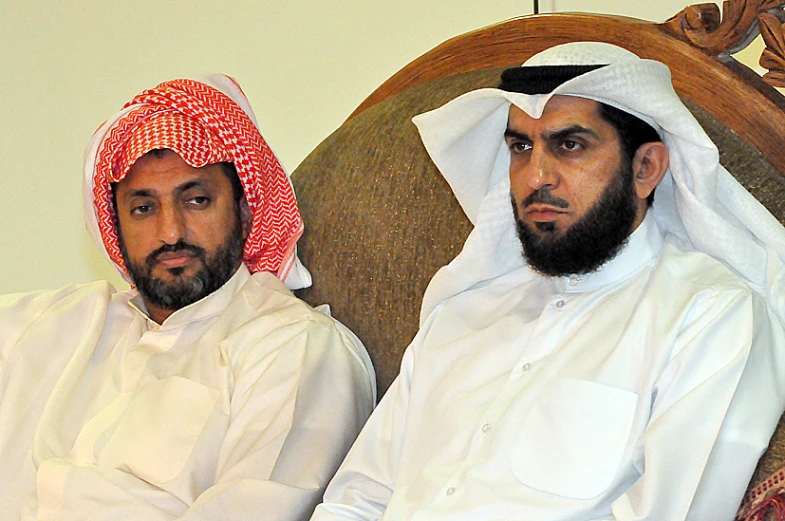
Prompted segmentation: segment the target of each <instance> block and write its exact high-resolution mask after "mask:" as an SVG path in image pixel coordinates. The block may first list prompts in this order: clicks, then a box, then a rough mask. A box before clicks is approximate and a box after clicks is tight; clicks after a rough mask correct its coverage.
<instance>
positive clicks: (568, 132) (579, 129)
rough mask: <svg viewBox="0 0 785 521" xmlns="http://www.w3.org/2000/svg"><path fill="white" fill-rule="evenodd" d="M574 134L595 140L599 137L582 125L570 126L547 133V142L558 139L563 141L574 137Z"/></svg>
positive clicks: (592, 130)
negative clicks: (588, 136) (586, 135)
mask: <svg viewBox="0 0 785 521" xmlns="http://www.w3.org/2000/svg"><path fill="white" fill-rule="evenodd" d="M576 134H588V135H590V136H592V137H595V138H599V137H600V135H599V134H598V133H597V131H596V130H594V129H591V128H588V127H584V126H583V125H570V126H569V127H565V128H562V129H559V130H554V131H552V132H548V133H547V134H546V135H547V138H548V139H549V140H555V141H558V140H560V139H565V138H568V137H570V136H574V135H576Z"/></svg>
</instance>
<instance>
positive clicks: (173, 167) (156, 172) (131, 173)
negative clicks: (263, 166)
mask: <svg viewBox="0 0 785 521" xmlns="http://www.w3.org/2000/svg"><path fill="white" fill-rule="evenodd" d="M221 177H224V176H223V167H222V166H221V164H220V163H213V164H210V165H205V166H203V167H194V166H191V165H189V164H188V163H187V162H186V161H185V160H184V159H183V158H182V157H180V156H179V155H178V154H177V153H176V152H174V151H172V150H168V149H162V150H154V151H151V152H148V153H147V154H144V155H143V156H141V157H140V158H139V159H137V160H136V162H135V163H134V164H133V165H132V166H131V168H130V169H129V170H128V173H127V174H126V175H125V177H124V178H123V179H122V180H121V181H119V182H118V183H116V186H117V189H118V190H121V191H125V190H140V189H144V190H155V191H158V190H166V189H177V188H179V187H181V186H184V184H185V183H189V182H198V183H200V184H210V183H213V182H218V181H216V179H220V178H221Z"/></svg>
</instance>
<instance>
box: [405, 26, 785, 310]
mask: <svg viewBox="0 0 785 521" xmlns="http://www.w3.org/2000/svg"><path fill="white" fill-rule="evenodd" d="M545 65H606V66H605V67H600V68H598V69H594V70H592V71H590V72H587V73H585V74H582V75H580V76H577V77H576V78H573V79H571V80H568V81H566V82H564V83H562V84H561V85H560V86H559V87H557V88H556V89H555V90H554V91H553V92H551V93H550V94H538V95H529V94H521V93H516V92H507V91H503V90H500V89H492V88H487V89H479V90H475V91H472V92H469V93H467V94H464V95H463V96H460V97H458V98H456V99H454V100H452V101H450V102H449V103H447V104H446V105H444V106H442V107H440V108H438V109H436V110H433V111H431V112H427V113H425V114H421V115H419V116H417V117H415V118H414V120H413V121H414V123H415V125H417V128H418V130H419V132H420V136H421V138H422V141H423V143H424V145H425V148H426V149H427V151H428V153H429V154H430V156H431V158H432V159H433V162H434V163H435V164H436V166H437V167H438V168H439V170H440V171H441V173H442V175H444V177H445V179H446V180H447V182H448V183H449V184H450V187H451V188H452V190H453V192H454V193H455V196H456V198H457V199H458V201H459V203H460V204H461V207H462V208H463V210H464V212H466V215H467V216H468V217H469V219H470V220H471V221H472V223H473V224H474V226H475V227H474V230H473V231H472V233H471V234H470V235H469V238H468V239H467V240H466V243H465V244H464V247H463V250H462V251H461V253H460V254H459V255H458V256H457V257H456V258H455V259H454V260H453V261H452V262H451V263H450V264H448V265H447V266H445V267H443V268H442V269H441V270H439V272H437V273H436V275H435V276H434V278H433V279H432V280H431V283H430V284H429V286H428V289H427V290H426V292H425V296H424V298H423V305H422V309H421V315H420V320H421V323H422V322H423V321H424V320H425V319H426V318H427V317H428V315H429V314H430V313H431V312H432V311H433V309H434V308H435V307H436V306H437V305H438V304H439V303H440V302H441V301H443V300H444V299H446V298H449V297H451V296H453V295H455V294H457V293H459V292H461V291H464V290H465V289H468V288H469V287H471V286H472V285H474V284H475V283H477V282H480V281H483V280H489V279H492V278H495V277H498V276H500V275H503V274H505V273H507V272H509V271H511V270H514V269H517V268H520V267H522V266H524V261H523V258H522V255H521V251H520V242H519V241H518V239H517V236H516V233H515V225H514V221H513V216H512V210H511V208H510V200H509V192H510V182H509V165H510V153H509V150H508V149H507V147H506V145H505V141H504V131H505V129H506V127H507V116H508V112H509V107H510V105H511V104H513V105H515V106H516V107H518V108H520V109H521V110H523V111H524V112H526V113H527V114H528V115H529V116H531V117H533V118H539V117H540V116H541V115H542V112H543V109H544V108H545V105H546V104H547V103H548V100H550V98H551V97H552V96H555V95H565V96H578V97H582V98H588V99H592V100H595V101H600V102H603V103H606V104H608V105H612V106H614V107H616V108H619V109H621V110H624V111H626V112H629V113H631V114H633V115H635V116H637V117H639V118H641V119H642V120H644V121H646V122H647V123H649V124H651V125H652V126H653V127H654V128H655V129H656V130H657V131H658V133H659V134H660V136H661V138H662V141H663V143H664V144H665V145H666V146H667V148H668V152H669V154H670V166H669V168H668V171H667V172H666V174H665V177H664V178H663V180H662V181H661V182H660V184H659V185H658V187H657V196H656V200H655V203H654V206H653V207H652V211H653V212H654V216H655V218H656V220H657V222H658V224H659V226H660V229H661V230H662V231H663V232H664V233H666V234H672V235H674V236H675V237H676V238H677V240H678V241H679V243H681V245H682V246H683V247H685V248H689V249H695V250H699V251H702V252H705V253H707V254H709V255H711V256H712V257H714V258H715V259H717V260H719V261H720V262H722V263H723V264H725V265H726V266H727V267H729V268H730V269H731V270H732V271H733V272H734V273H736V274H737V275H738V276H739V277H741V278H742V279H743V280H744V281H745V282H746V283H747V284H748V285H749V286H750V287H751V288H752V289H753V290H755V291H757V292H759V293H760V294H762V295H763V296H764V297H765V298H766V300H767V301H768V302H769V305H771V306H772V309H774V310H775V312H776V313H777V315H778V316H779V317H780V320H783V321H785V228H783V226H782V225H781V224H780V223H779V222H778V221H777V219H776V218H775V217H774V216H773V215H771V213H770V212H769V211H768V210H766V208H765V207H763V205H761V204H760V203H759V202H758V201H757V200H756V199H755V197H753V196H752V195H751V194H750V193H749V192H747V190H746V189H744V187H743V186H741V185H740V184H739V183H738V182H737V181H736V180H735V179H734V178H733V176H732V175H730V174H729V173H728V172H727V170H725V168H723V167H722V166H721V165H720V163H719V153H718V151H717V147H716V146H715V145H714V143H712V141H711V139H709V137H708V136H707V135H706V133H705V132H704V131H703V129H702V128H701V127H700V125H699V124H698V122H697V121H696V120H695V118H694V117H693V115H692V114H691V113H690V111H689V110H688V109H687V108H686V107H685V106H684V104H683V103H682V102H681V100H680V99H679V98H678V96H677V95H676V92H675V91H674V90H673V85H672V83H671V77H670V71H669V69H668V67H667V66H665V65H664V64H662V63H660V62H657V61H653V60H644V59H641V58H639V57H638V56H636V55H635V54H633V53H631V52H629V51H627V50H625V49H622V48H620V47H616V46H614V45H610V44H606V43H597V42H575V43H568V44H564V45H559V46H556V47H552V48H550V49H547V50H545V51H543V52H541V53H539V54H536V55H535V56H533V57H531V58H530V59H529V60H527V61H526V63H524V64H523V66H545ZM532 276H535V275H534V274H533V273H532Z"/></svg>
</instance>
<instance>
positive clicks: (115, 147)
mask: <svg viewBox="0 0 785 521" xmlns="http://www.w3.org/2000/svg"><path fill="white" fill-rule="evenodd" d="M160 148H168V149H170V150H173V151H174V152H176V153H177V154H178V155H179V156H180V157H181V158H182V159H183V160H184V161H185V162H186V163H187V164H189V165H190V166H192V167H195V168H199V167H202V166H205V165H209V164H213V163H218V162H224V161H228V162H232V163H234V165H235V168H236V169H237V175H238V177H239V178H240V182H241V184H242V186H243V189H244V191H245V196H246V199H247V201H248V206H249V207H250V209H251V211H252V213H253V221H252V226H251V230H250V233H249V235H248V238H247V239H246V242H245V250H244V256H243V260H244V262H245V264H246V265H247V266H248V269H249V270H250V271H251V272H252V273H253V272H257V271H269V272H272V273H275V274H276V275H277V276H278V277H279V278H280V279H281V280H283V281H284V282H286V283H287V286H289V287H290V288H293V289H294V288H298V287H305V286H307V285H309V283H310V277H309V275H308V272H307V271H306V270H305V268H303V267H302V265H300V264H299V262H298V261H297V258H296V252H295V245H296V243H297V239H299V237H300V236H301V235H302V232H303V223H302V218H301V217H300V213H299V211H298V209H297V203H296V201H295V197H294V191H293V189H292V185H291V183H290V181H289V178H288V176H287V174H286V172H285V171H284V168H283V166H282V165H281V163H280V162H279V161H278V159H277V158H276V156H275V154H274V153H273V152H272V150H271V149H270V147H269V146H268V145H267V142H266V141H265V140H264V138H263V137H262V135H261V133H260V132H259V130H258V128H257V125H256V122H255V119H254V115H253V112H252V111H251V108H250V104H249V103H248V100H247V98H246V97H245V95H244V94H243V92H242V90H241V89H240V87H239V85H238V84H237V83H236V82H235V81H234V80H233V79H232V78H229V77H228V76H223V75H212V76H209V77H208V78H207V79H206V80H193V79H178V80H172V81H167V82H164V83H161V84H160V85H158V86H157V87H155V88H153V89H149V90H145V91H144V92H142V93H141V94H139V95H137V96H136V97H135V98H134V99H133V100H131V101H130V102H129V103H127V104H126V105H125V107H124V108H123V110H122V111H121V112H120V113H119V114H117V115H115V116H114V117H113V118H112V119H110V120H108V121H107V122H106V123H104V124H103V125H102V126H101V128H99V129H98V131H96V133H95V135H94V136H93V139H92V140H91V142H90V145H88V148H87V151H86V153H85V217H86V221H87V227H88V231H90V233H91V235H92V236H93V240H94V241H95V242H96V243H97V244H98V245H99V247H102V248H103V249H104V250H105V252H106V254H107V256H108V257H109V259H110V260H111V261H112V263H114V264H115V266H116V267H117V268H118V270H120V272H121V273H122V274H123V275H124V276H125V277H126V278H127V272H126V269H125V264H124V262H123V258H122V255H121V253H120V247H119V243H118V239H117V230H116V228H115V216H114V209H113V207H112V190H111V183H113V182H118V181H121V180H122V179H123V178H124V177H125V175H126V174H127V172H128V170H129V169H130V168H131V166H133V164H134V162H135V161H136V160H137V159H138V158H139V157H141V156H142V155H144V154H145V153H147V152H149V151H150V150H153V149H160Z"/></svg>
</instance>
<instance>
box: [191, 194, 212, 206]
mask: <svg viewBox="0 0 785 521" xmlns="http://www.w3.org/2000/svg"><path fill="white" fill-rule="evenodd" d="M209 202H210V198H209V197H206V196H204V195H197V196H196V197H191V198H190V199H188V203H189V204H192V205H194V206H205V205H207V203H209Z"/></svg>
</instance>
